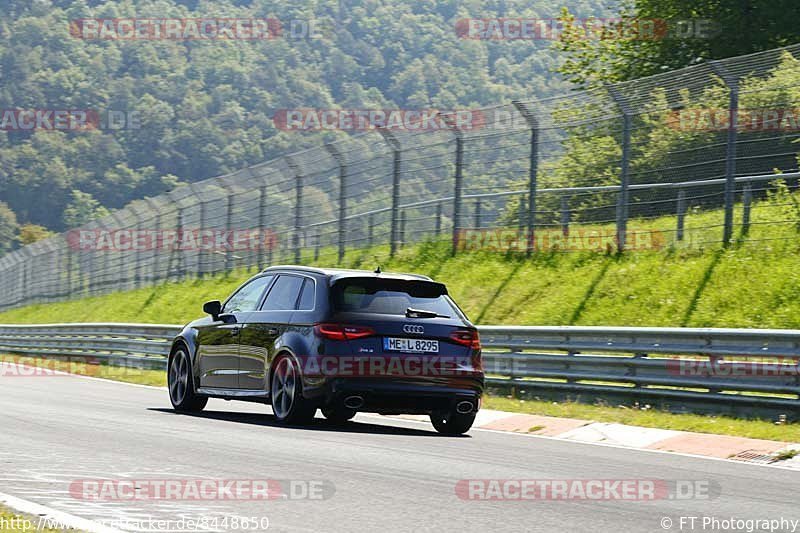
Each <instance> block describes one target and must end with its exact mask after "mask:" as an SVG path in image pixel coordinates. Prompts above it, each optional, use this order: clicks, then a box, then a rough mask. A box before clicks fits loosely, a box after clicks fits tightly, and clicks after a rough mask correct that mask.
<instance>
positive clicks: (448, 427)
mask: <svg viewBox="0 0 800 533" xmlns="http://www.w3.org/2000/svg"><path fill="white" fill-rule="evenodd" d="M473 422H475V413H463V414H462V413H458V412H456V411H455V410H452V411H436V412H433V413H431V424H433V427H434V428H435V429H436V431H438V432H439V433H442V434H443V435H462V434H464V433H466V432H467V431H469V429H470V428H471V427H472V423H473Z"/></svg>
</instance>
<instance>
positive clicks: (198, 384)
mask: <svg viewBox="0 0 800 533" xmlns="http://www.w3.org/2000/svg"><path fill="white" fill-rule="evenodd" d="M203 310H204V311H205V312H206V313H208V314H209V315H210V316H208V317H206V318H201V319H199V320H195V321H194V322H192V323H190V324H188V325H187V326H186V327H185V328H184V329H183V331H181V333H180V334H179V335H178V336H177V337H176V338H175V340H174V342H173V345H172V350H171V353H170V356H169V363H168V383H169V393H170V399H171V401H172V405H173V406H174V408H175V409H176V410H178V411H198V410H201V409H203V408H204V407H205V405H206V403H207V402H208V398H224V399H228V400H248V401H256V402H263V403H271V404H272V410H273V412H274V414H275V417H276V419H277V420H278V421H279V422H283V423H288V424H300V423H304V422H307V421H309V420H310V419H312V418H313V417H314V415H315V413H316V411H317V409H321V410H322V413H323V415H324V416H325V417H326V418H328V419H329V420H331V421H333V422H337V423H342V422H345V421H347V420H349V419H351V418H352V417H353V416H355V414H356V412H359V411H364V412H375V413H381V414H404V413H408V414H428V415H430V418H431V422H432V423H433V426H434V427H435V428H436V430H437V431H439V432H441V433H447V434H461V433H464V432H466V431H467V430H469V428H470V427H471V426H472V423H473V421H474V420H475V415H476V413H477V411H478V409H480V403H481V394H482V393H483V386H484V376H483V371H482V369H481V346H480V340H479V337H478V331H477V329H476V328H475V327H474V326H473V325H472V324H471V323H470V322H469V320H468V319H467V317H466V316H465V315H464V313H463V312H462V311H461V310H460V309H459V307H458V306H457V305H456V304H455V302H454V301H453V300H452V299H451V298H450V296H448V294H447V288H446V287H445V286H444V285H443V284H441V283H437V282H435V281H433V280H432V279H430V278H428V277H425V276H418V275H411V274H391V273H383V272H381V271H380V268H378V269H377V270H376V271H374V272H370V271H364V270H340V269H320V268H310V267H301V266H276V267H271V268H268V269H266V270H264V271H263V272H261V273H260V274H258V275H256V276H254V277H253V278H251V279H250V280H248V281H247V282H246V283H245V284H244V285H242V286H241V287H239V288H238V289H237V290H236V291H235V292H234V293H233V295H231V296H230V297H229V298H228V299H227V300H226V301H225V303H224V304H223V303H220V302H219V301H216V300H215V301H211V302H207V303H206V304H205V305H204V306H203Z"/></svg>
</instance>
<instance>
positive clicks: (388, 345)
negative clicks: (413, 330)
mask: <svg viewBox="0 0 800 533" xmlns="http://www.w3.org/2000/svg"><path fill="white" fill-rule="evenodd" d="M383 349H384V350H386V351H391V352H415V353H439V341H432V340H427V339H398V338H393V337H384V338H383Z"/></svg>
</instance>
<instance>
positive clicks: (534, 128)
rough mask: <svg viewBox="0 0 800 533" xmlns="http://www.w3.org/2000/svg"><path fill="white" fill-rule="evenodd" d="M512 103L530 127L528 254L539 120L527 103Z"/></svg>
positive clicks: (532, 236) (532, 241)
mask: <svg viewBox="0 0 800 533" xmlns="http://www.w3.org/2000/svg"><path fill="white" fill-rule="evenodd" d="M513 104H514V107H516V108H517V110H518V111H519V112H520V114H521V115H522V116H523V117H524V118H525V121H526V122H527V123H528V126H529V127H530V129H531V151H530V156H529V165H528V216H527V226H528V235H527V237H528V238H527V241H528V245H527V250H526V251H527V253H528V255H530V254H531V252H533V249H534V245H535V243H536V239H535V234H534V232H535V231H536V228H535V226H536V187H537V183H536V182H537V178H538V173H539V121H538V120H537V119H536V116H535V115H534V114H533V112H532V111H531V110H530V108H529V107H528V106H527V105H525V104H523V103H522V102H520V101H518V100H515V101H514V102H513ZM522 202H523V200H522V199H520V203H522Z"/></svg>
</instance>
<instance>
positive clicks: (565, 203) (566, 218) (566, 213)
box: [561, 194, 572, 237]
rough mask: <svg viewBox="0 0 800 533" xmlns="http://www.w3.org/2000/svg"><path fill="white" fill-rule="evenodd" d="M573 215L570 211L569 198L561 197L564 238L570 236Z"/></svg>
mask: <svg viewBox="0 0 800 533" xmlns="http://www.w3.org/2000/svg"><path fill="white" fill-rule="evenodd" d="M571 218H572V213H571V212H570V210H569V198H567V197H566V196H565V195H563V194H562V195H561V233H562V234H563V235H564V237H566V236H568V235H569V223H570V219H571Z"/></svg>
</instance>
